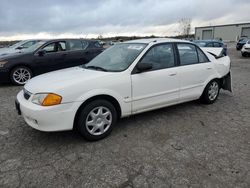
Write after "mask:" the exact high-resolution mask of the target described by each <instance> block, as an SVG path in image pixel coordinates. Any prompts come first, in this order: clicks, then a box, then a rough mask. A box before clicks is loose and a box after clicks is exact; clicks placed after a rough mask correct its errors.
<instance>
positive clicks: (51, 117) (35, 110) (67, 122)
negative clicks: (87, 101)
mask: <svg viewBox="0 0 250 188" xmlns="http://www.w3.org/2000/svg"><path fill="white" fill-rule="evenodd" d="M31 98H32V96H31V97H30V99H29V100H26V99H25V98H24V96H23V91H20V92H19V93H18V95H17V99H16V107H17V110H18V111H20V113H21V115H22V116H23V118H24V120H25V122H26V123H27V124H28V125H29V126H31V127H32V128H34V129H37V130H40V131H45V132H51V131H65V130H72V129H73V124H74V118H75V114H76V112H77V109H78V108H79V107H80V105H81V102H72V103H65V104H60V105H55V106H50V107H44V106H39V105H37V104H33V103H32V102H31ZM18 106H19V109H18Z"/></svg>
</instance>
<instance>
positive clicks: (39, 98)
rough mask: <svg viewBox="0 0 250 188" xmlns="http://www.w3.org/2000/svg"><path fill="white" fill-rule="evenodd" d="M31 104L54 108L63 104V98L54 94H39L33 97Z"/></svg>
mask: <svg viewBox="0 0 250 188" xmlns="http://www.w3.org/2000/svg"><path fill="white" fill-rule="evenodd" d="M31 102H33V103H35V104H38V105H41V106H53V105H58V104H61V102H62V97H61V96H60V95H57V94H54V93H37V94H35V95H34V96H33V97H32V99H31Z"/></svg>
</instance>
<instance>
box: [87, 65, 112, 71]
mask: <svg viewBox="0 0 250 188" xmlns="http://www.w3.org/2000/svg"><path fill="white" fill-rule="evenodd" d="M84 68H86V69H95V70H101V71H105V72H108V70H107V69H105V68H102V67H98V66H84Z"/></svg>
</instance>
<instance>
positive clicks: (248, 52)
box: [241, 48, 250, 54]
mask: <svg viewBox="0 0 250 188" xmlns="http://www.w3.org/2000/svg"><path fill="white" fill-rule="evenodd" d="M241 53H245V54H250V48H242V50H241Z"/></svg>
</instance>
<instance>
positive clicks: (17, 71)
mask: <svg viewBox="0 0 250 188" xmlns="http://www.w3.org/2000/svg"><path fill="white" fill-rule="evenodd" d="M32 76H33V74H32V71H31V70H30V69H29V68H28V67H25V66H18V67H15V68H13V69H12V70H11V72H10V80H11V82H12V84H14V85H19V86H22V85H24V84H26V83H27V82H28V81H29V80H30V79H31V78H32Z"/></svg>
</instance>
